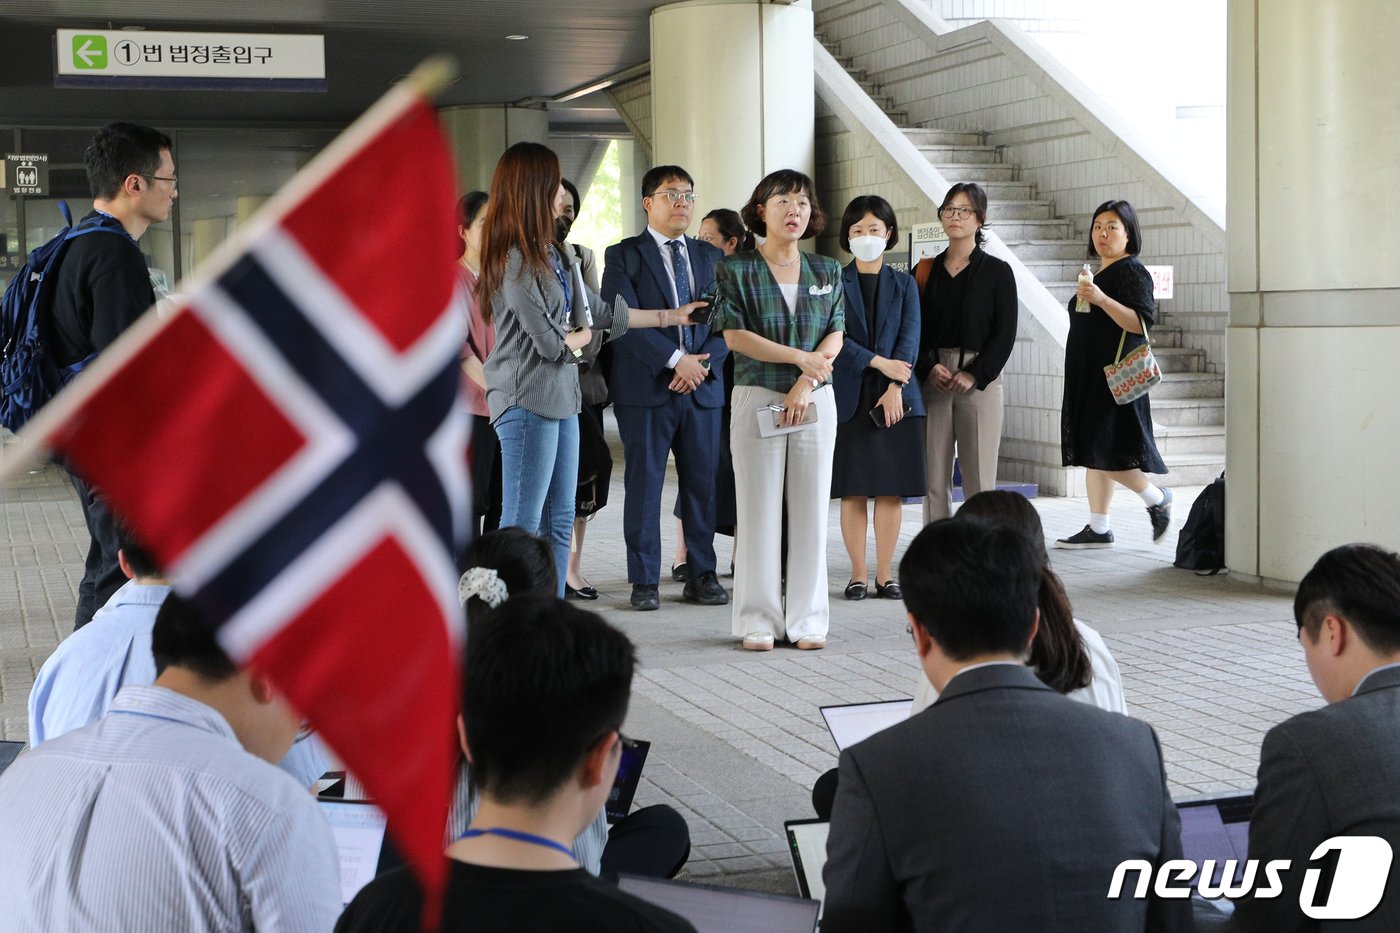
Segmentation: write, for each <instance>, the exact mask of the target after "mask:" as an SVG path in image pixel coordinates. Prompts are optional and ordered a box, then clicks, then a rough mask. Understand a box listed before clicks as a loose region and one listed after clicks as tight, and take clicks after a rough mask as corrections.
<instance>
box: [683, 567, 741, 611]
mask: <svg viewBox="0 0 1400 933" xmlns="http://www.w3.org/2000/svg"><path fill="white" fill-rule="evenodd" d="M681 598H683V599H684V600H685V601H686V602H688V603H699V604H700V605H702V606H727V605H729V593H728V591H727V590H725V588H724V587H722V586H720V585H719V577H718V576H716V575H715V572H714V571H713V570H706V571H705V572H704V573H702V574H700V576H698V577H691V578H690V579H689V580H687V581H685V590H684V591H683V592H682V593H681Z"/></svg>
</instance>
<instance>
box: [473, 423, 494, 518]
mask: <svg viewBox="0 0 1400 933" xmlns="http://www.w3.org/2000/svg"><path fill="white" fill-rule="evenodd" d="M471 458H472V462H471V473H472V535H473V536H476V535H483V534H485V533H486V532H488V531H495V530H496V529H497V528H499V527H501V442H500V440H499V439H497V437H496V429H495V428H493V427H491V419H490V418H487V417H485V416H484V415H472V446H471Z"/></svg>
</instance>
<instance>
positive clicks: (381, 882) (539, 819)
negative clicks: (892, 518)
mask: <svg viewBox="0 0 1400 933" xmlns="http://www.w3.org/2000/svg"><path fill="white" fill-rule="evenodd" d="M635 666H636V658H635V652H634V649H633V647H632V644H631V642H629V641H628V640H627V637H626V636H625V635H623V634H622V633H621V632H619V631H617V630H616V629H614V628H612V627H611V626H609V625H608V624H607V623H605V622H604V621H603V620H602V619H600V618H599V617H598V616H596V615H594V614H592V613H590V612H585V611H584V610H581V609H578V608H575V607H574V606H573V605H572V604H570V603H566V602H564V601H562V600H558V599H554V598H551V597H541V596H520V597H517V598H514V599H511V600H509V601H507V602H504V603H502V605H501V607H500V608H499V609H496V610H494V611H492V612H490V613H488V614H487V615H485V616H484V617H483V618H480V619H474V620H473V621H472V624H471V626H470V629H469V631H468V647H467V652H466V666H465V671H464V678H463V688H462V709H463V713H462V718H461V720H460V732H461V741H462V748H463V750H464V751H465V753H466V755H467V758H468V760H469V761H470V762H471V767H472V773H473V777H474V779H475V782H476V786H477V789H478V792H479V794H480V804H479V806H478V808H477V811H476V815H475V816H474V817H473V818H472V822H471V825H470V827H469V828H468V829H467V831H466V832H465V833H464V834H463V836H462V838H461V839H458V840H457V841H456V842H454V843H453V844H452V845H451V846H449V847H448V850H447V857H448V859H449V860H450V868H449V877H448V883H447V893H446V900H445V903H444V906H443V914H442V925H441V929H442V930H444V931H457V930H462V931H465V930H471V931H482V933H489V931H503V933H504V931H508V933H518V931H525V930H551V931H555V930H558V931H598V933H603V931H609V933H611V931H615V930H636V931H643V930H645V931H693V927H691V925H690V924H689V923H688V922H686V921H685V920H683V919H681V918H680V917H677V916H675V915H674V914H671V913H669V912H667V911H665V910H662V909H661V908H659V907H655V906H653V905H651V904H648V903H646V902H645V901H642V900H640V899H638V898H635V897H633V896H631V895H628V894H624V893H622V892H621V891H620V890H618V888H617V887H616V886H615V885H611V884H608V883H607V882H605V881H601V880H599V879H597V878H595V877H593V876H592V875H590V874H589V873H588V872H587V871H585V870H584V869H583V868H582V867H581V866H580V865H579V863H578V860H577V859H576V858H575V856H574V853H573V851H572V850H571V849H570V847H569V845H570V843H571V842H572V841H573V840H574V838H575V837H576V836H577V835H578V834H579V833H580V832H582V831H583V829H584V828H585V827H586V826H588V825H589V823H591V822H592V821H593V818H594V815H595V814H596V813H597V812H598V810H599V809H601V808H602V806H603V803H604V801H606V800H607V796H608V793H609V791H610V790H611V788H612V783H613V779H614V777H615V775H616V773H617V767H618V763H619V761H620V760H621V756H622V735H621V734H620V733H619V732H618V729H619V727H620V726H621V725H622V721H623V720H624V719H625V718H626V715H627V704H628V699H629V697H630V694H631V689H632V674H633V670H634V669H635ZM422 910H423V900H422V894H421V892H420V891H419V888H418V885H417V883H416V882H415V881H414V879H413V876H412V875H411V874H409V872H408V870H407V869H397V870H395V871H392V872H388V873H386V874H384V875H381V876H380V877H378V878H376V879H375V880H374V881H372V882H370V883H369V885H367V886H366V887H365V888H364V889H363V890H361V891H360V893H359V894H358V895H356V897H355V899H354V900H353V901H351V902H350V905H349V906H348V907H346V909H345V913H344V914H343V915H342V916H341V918H340V922H339V923H337V924H336V930H337V931H341V933H357V931H370V930H373V931H385V930H402V931H405V933H410V931H411V933H417V931H418V930H419V929H420V923H421V921H422Z"/></svg>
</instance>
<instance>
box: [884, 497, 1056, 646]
mask: <svg viewBox="0 0 1400 933" xmlns="http://www.w3.org/2000/svg"><path fill="white" fill-rule="evenodd" d="M1040 579H1041V566H1040V561H1039V559H1038V558H1037V557H1036V556H1035V552H1034V551H1033V550H1032V548H1031V545H1030V542H1029V541H1027V540H1026V536H1025V535H1023V534H1021V533H1020V532H1018V531H1016V530H1014V529H1012V528H1008V527H1006V526H1004V525H993V524H988V523H984V522H981V521H977V520H973V519H964V520H962V521H958V520H955V519H951V518H945V519H942V520H941V521H936V522H933V523H932V524H930V525H927V526H925V528H924V530H923V531H921V532H919V534H918V535H917V536H916V537H915V538H914V540H913V541H912V542H910V544H909V549H908V550H907V551H905V552H904V557H903V559H901V560H900V562H899V585H900V587H901V588H902V589H903V590H904V605H905V607H906V608H907V609H908V610H909V613H910V614H911V615H912V616H913V617H914V619H915V621H916V622H917V623H918V624H919V625H920V626H922V627H923V629H924V631H925V632H927V633H928V634H929V635H930V636H932V638H933V639H934V641H936V642H938V644H939V646H940V647H941V648H942V650H943V652H944V653H945V654H947V655H948V657H950V658H952V659H953V660H957V661H965V660H967V659H968V658H973V657H976V656H978V655H982V654H991V653H993V652H1008V653H1011V654H1018V655H1019V654H1021V653H1023V652H1025V650H1026V649H1027V647H1028V642H1029V641H1030V637H1031V628H1032V626H1033V625H1034V624H1035V610H1036V603H1037V596H1038V594H1039V591H1040Z"/></svg>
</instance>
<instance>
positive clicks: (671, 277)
mask: <svg viewBox="0 0 1400 933" xmlns="http://www.w3.org/2000/svg"><path fill="white" fill-rule="evenodd" d="M647 233H649V234H651V238H652V239H653V240H655V241H656V248H657V249H659V250H661V265H663V266H665V267H666V280H667V281H668V282H669V283H670V285H671V307H673V308H679V307H680V306H681V301H680V298H679V297H677V295H676V267H675V265H674V264H672V262H671V247H670V246H669V245H668V244H669V243H670V242H671V241H672V240H679V241H680V243H681V261H682V262H684V263H685V271H686V277H687V278H688V279H689V280H690V300H691V301H694V300H695V266H694V265H693V264H692V263H691V261H690V248H689V247H687V246H686V243H685V235H684V234H681V235H680V236H678V237H671V236H666V235H665V234H662V233H657V232H656V229H655V228H653V227H647ZM683 356H685V347H683V346H678V347H677V348H676V352H675V353H672V354H671V358H670V359H669V360H667V361H666V368H667V369H675V368H676V364H677V363H679V362H680V361H681V357H683Z"/></svg>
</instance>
